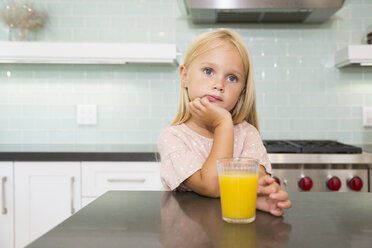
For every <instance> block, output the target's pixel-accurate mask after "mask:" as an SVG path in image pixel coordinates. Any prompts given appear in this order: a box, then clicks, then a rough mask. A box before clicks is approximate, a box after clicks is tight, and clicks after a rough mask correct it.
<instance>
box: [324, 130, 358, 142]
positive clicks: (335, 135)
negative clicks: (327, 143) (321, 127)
mask: <svg viewBox="0 0 372 248" xmlns="http://www.w3.org/2000/svg"><path fill="white" fill-rule="evenodd" d="M327 138H328V139H330V140H336V141H339V142H346V143H350V142H351V141H352V140H351V132H345V131H344V132H333V131H329V132H327Z"/></svg>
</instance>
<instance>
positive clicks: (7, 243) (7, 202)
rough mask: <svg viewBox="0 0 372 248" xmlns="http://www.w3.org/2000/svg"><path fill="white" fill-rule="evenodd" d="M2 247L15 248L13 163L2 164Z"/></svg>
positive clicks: (0, 245)
mask: <svg viewBox="0 0 372 248" xmlns="http://www.w3.org/2000/svg"><path fill="white" fill-rule="evenodd" d="M0 180H1V181H0V183H1V185H0V190H1V192H0V194H1V196H0V197H1V199H0V204H1V210H0V247H2V248H13V247H14V208H13V206H14V204H13V202H14V201H13V199H14V198H13V196H14V182H13V162H0Z"/></svg>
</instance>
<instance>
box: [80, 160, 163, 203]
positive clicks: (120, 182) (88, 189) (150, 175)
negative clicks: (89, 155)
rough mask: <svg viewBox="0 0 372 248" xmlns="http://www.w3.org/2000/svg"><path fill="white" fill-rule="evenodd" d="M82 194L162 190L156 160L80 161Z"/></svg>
mask: <svg viewBox="0 0 372 248" xmlns="http://www.w3.org/2000/svg"><path fill="white" fill-rule="evenodd" d="M82 178H83V186H82V195H83V197H98V196H100V195H101V194H103V193H105V192H106V191H108V190H162V184H161V181H160V164H159V163H158V162H82Z"/></svg>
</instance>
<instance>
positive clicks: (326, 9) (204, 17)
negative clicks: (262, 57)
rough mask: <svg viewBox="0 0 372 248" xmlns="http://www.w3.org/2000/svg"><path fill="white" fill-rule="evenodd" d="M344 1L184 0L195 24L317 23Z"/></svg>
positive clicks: (327, 16) (326, 17) (324, 19)
mask: <svg viewBox="0 0 372 248" xmlns="http://www.w3.org/2000/svg"><path fill="white" fill-rule="evenodd" d="M344 1H345V0H184V4H185V7H186V9H187V11H188V13H189V14H190V15H191V19H192V20H193V22H194V23H195V24H211V23H321V22H324V21H326V20H327V19H329V17H330V16H331V15H333V14H334V13H335V12H336V11H337V10H339V9H340V8H341V7H342V5H343V4H344Z"/></svg>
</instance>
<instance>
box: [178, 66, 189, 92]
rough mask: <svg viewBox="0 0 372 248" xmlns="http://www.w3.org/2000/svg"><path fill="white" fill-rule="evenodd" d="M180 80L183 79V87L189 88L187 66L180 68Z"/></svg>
mask: <svg viewBox="0 0 372 248" xmlns="http://www.w3.org/2000/svg"><path fill="white" fill-rule="evenodd" d="M179 72H180V78H181V86H182V87H184V88H187V80H186V78H187V69H186V67H185V65H181V66H180V71H179Z"/></svg>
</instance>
